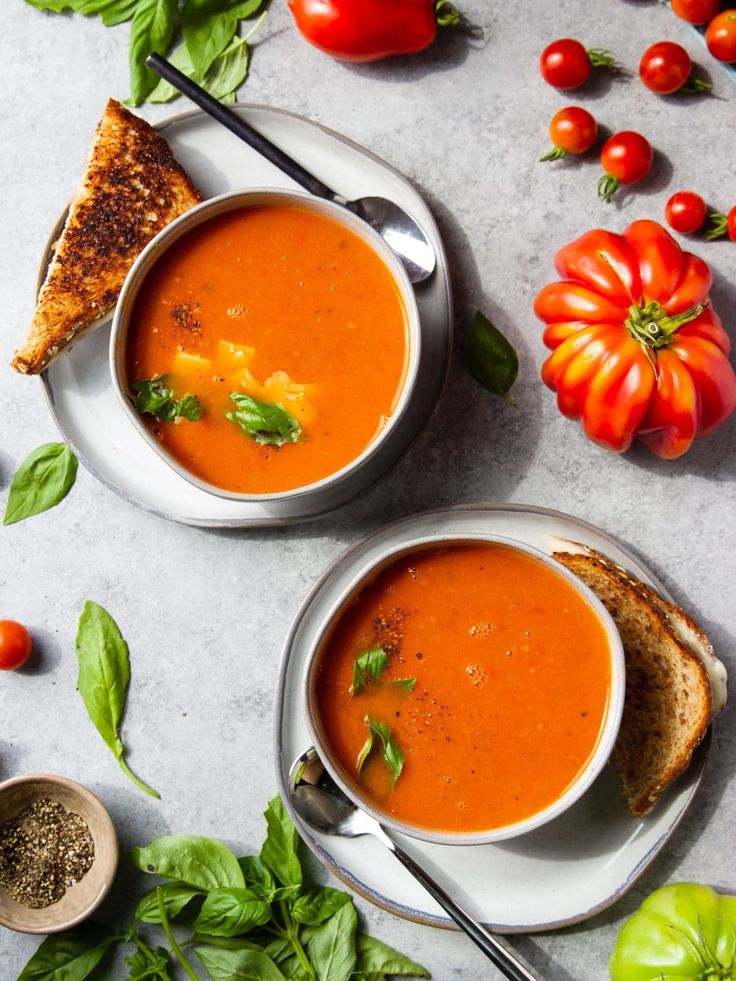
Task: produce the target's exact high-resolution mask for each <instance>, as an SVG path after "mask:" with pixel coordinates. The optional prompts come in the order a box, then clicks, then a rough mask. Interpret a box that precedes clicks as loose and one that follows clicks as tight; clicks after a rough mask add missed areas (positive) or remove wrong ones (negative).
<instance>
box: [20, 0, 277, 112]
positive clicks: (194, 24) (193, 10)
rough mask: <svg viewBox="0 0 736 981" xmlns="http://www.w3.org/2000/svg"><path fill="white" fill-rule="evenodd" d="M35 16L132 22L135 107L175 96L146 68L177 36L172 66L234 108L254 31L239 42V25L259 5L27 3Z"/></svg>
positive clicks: (140, 0)
mask: <svg viewBox="0 0 736 981" xmlns="http://www.w3.org/2000/svg"><path fill="white" fill-rule="evenodd" d="M26 3H29V4H30V5H31V6H32V7H36V9H38V10H48V11H52V12H54V13H61V12H62V11H64V10H71V11H74V12H75V13H78V14H84V15H86V16H88V17H91V16H93V15H97V16H99V17H100V19H101V20H102V23H103V24H104V25H105V26H106V27H112V26H113V25H115V24H122V23H123V22H125V21H130V22H131V23H130V45H129V56H128V60H129V63H130V91H131V95H130V99H129V102H130V103H131V104H132V105H134V106H138V105H140V104H141V103H142V102H145V101H146V100H147V99H148V100H149V101H151V102H168V101H169V100H170V99H174V98H176V97H177V96H178V95H179V92H178V91H177V90H176V89H174V88H173V87H172V86H170V85H168V83H165V82H161V81H160V80H159V77H158V75H155V74H154V73H153V72H152V71H151V70H150V69H149V68H147V67H146V58H147V57H148V55H149V54H151V53H152V52H154V51H156V52H157V53H158V54H164V55H165V54H166V53H167V52H168V51H169V49H170V48H171V46H172V44H173V42H174V41H175V39H176V38H177V37H178V36H181V37H182V38H183V43H182V44H181V45H180V46H179V47H178V48H177V49H176V50H175V51H174V53H173V55H172V58H171V60H172V61H173V63H174V64H175V65H176V67H177V68H179V70H180V71H183V72H184V74H185V75H188V76H189V77H190V78H193V79H194V80H195V81H196V82H198V83H199V84H200V85H202V86H203V87H204V88H205V89H207V91H208V92H209V93H210V94H211V95H214V97H215V98H216V99H220V100H221V101H223V102H234V101H235V93H236V91H237V89H238V88H239V86H240V85H242V83H243V82H244V81H245V78H246V75H247V73H248V59H249V54H248V44H247V41H248V39H249V37H250V35H251V34H252V33H253V30H255V27H258V23H260V21H259V22H258V23H257V24H256V25H255V27H254V28H253V29H252V30H251V31H250V32H249V33H248V34H246V35H245V36H244V37H242V38H241V37H239V36H238V30H239V26H240V21H241V20H243V19H244V18H248V17H252V16H253V15H254V14H256V13H257V12H258V11H259V10H260V8H261V6H262V5H263V0H187V3H185V4H184V5H180V3H179V0H26Z"/></svg>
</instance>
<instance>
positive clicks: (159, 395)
mask: <svg viewBox="0 0 736 981" xmlns="http://www.w3.org/2000/svg"><path fill="white" fill-rule="evenodd" d="M133 391H134V392H135V393H136V395H135V398H134V399H133V405H134V406H135V410H136V412H139V413H140V414H141V415H143V414H146V415H151V416H155V417H156V418H157V419H160V420H161V421H162V422H176V420H177V419H186V420H188V421H189V422H197V421H198V420H199V419H201V418H202V405H201V403H200V401H199V399H198V398H197V396H196V395H189V394H187V395H184V396H183V397H182V398H180V399H178V398H176V396H175V395H174V392H173V391H172V389H170V388H169V387H168V386H167V385H166V375H160V376H159V377H158V378H150V379H141V381H137V382H134V384H133Z"/></svg>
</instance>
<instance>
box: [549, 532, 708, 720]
mask: <svg viewBox="0 0 736 981" xmlns="http://www.w3.org/2000/svg"><path fill="white" fill-rule="evenodd" d="M547 540H548V542H549V544H550V546H551V547H552V548H553V549H556V550H559V551H560V552H569V553H572V554H574V555H591V556H593V558H595V559H598V561H599V562H602V563H603V564H604V565H605V566H606V567H607V568H609V569H613V570H614V571H616V572H618V573H619V574H620V575H622V576H624V577H625V579H626V580H627V582H629V583H630V584H631V585H632V586H633V587H634V588H635V589H637V590H638V591H639V592H640V593H641V594H642V596H643V597H644V599H646V600H648V601H649V602H650V603H653V604H654V606H656V607H657V609H658V610H659V612H660V613H661V614H662V615H663V616H664V618H665V620H666V621H667V625H668V626H669V628H670V630H672V632H673V633H674V634H675V636H676V637H677V639H678V640H679V641H680V642H681V643H682V644H684V645H685V646H686V647H689V648H690V650H691V651H692V653H693V654H694V655H695V657H697V659H698V660H699V661H700V662H701V664H702V665H703V667H704V668H705V670H706V672H707V674H708V680H709V681H710V687H711V700H712V706H711V718H715V717H716V716H717V715H718V713H719V712H721V711H722V710H723V709H724V708H725V705H726V698H727V685H728V672H727V671H726V666H725V665H724V663H723V662H722V661H721V660H720V659H719V658H718V657H717V655H716V652H715V651H714V649H713V645H712V644H711V642H710V641H709V640H708V637H707V636H706V634H705V631H704V630H703V629H702V627H700V626H699V624H697V623H696V622H695V621H694V620H693V618H692V617H691V616H690V615H689V614H688V613H686V612H685V611H684V610H682V609H681V608H680V607H679V606H675V605H674V604H673V603H668V602H667V600H665V599H662V597H661V596H660V595H659V593H656V592H655V591H654V590H653V589H651V587H649V586H647V585H646V584H645V583H643V582H641V581H640V580H639V579H635V578H634V577H633V576H632V575H631V574H630V573H629V572H628V571H627V570H626V569H624V568H623V567H622V566H620V565H617V564H616V563H615V562H613V561H612V560H611V559H609V558H608V557H607V556H605V555H601V554H600V552H596V551H595V549H593V548H590V547H589V546H588V545H583V544H581V543H580V542H571V541H568V540H567V539H564V538H558V537H556V536H554V535H548V536H547Z"/></svg>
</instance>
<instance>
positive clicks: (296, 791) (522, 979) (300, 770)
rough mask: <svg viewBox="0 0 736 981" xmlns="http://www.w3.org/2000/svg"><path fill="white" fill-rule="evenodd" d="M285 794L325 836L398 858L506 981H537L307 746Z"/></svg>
mask: <svg viewBox="0 0 736 981" xmlns="http://www.w3.org/2000/svg"><path fill="white" fill-rule="evenodd" d="M289 796H290V799H291V802H292V804H293V805H294V809H295V811H296V812H297V814H299V816H300V817H301V818H303V820H304V821H306V822H307V824H309V825H311V826H312V827H313V828H316V829H317V830H318V831H322V832H323V833H324V834H328V835H344V836H345V837H347V838H357V837H359V836H360V835H373V837H374V838H377V839H378V840H379V841H380V842H381V844H383V845H385V846H386V848H388V850H389V851H390V852H393V854H394V855H395V856H396V858H398V860H399V861H400V862H401V864H402V865H403V866H404V868H406V869H407V870H408V871H409V872H411V874H412V875H413V876H414V878H415V879H416V880H417V881H418V882H420V883H421V884H422V885H423V886H424V888H425V889H426V890H427V892H428V893H429V894H430V895H431V896H432V897H434V899H436V900H437V902H438V903H439V904H440V906H441V907H442V908H443V909H444V910H445V912H447V913H448V914H449V916H451V917H452V919H453V920H454V921H455V923H457V925H458V926H459V927H460V929H461V930H464V931H465V933H467V935H468V936H469V937H470V939H471V940H472V941H473V942H474V943H476V944H477V945H478V946H479V947H480V949H481V950H482V951H483V953H484V954H485V955H486V957H488V958H489V959H490V960H491V961H493V963H494V964H495V965H496V967H497V968H498V969H499V971H501V973H502V974H503V975H504V977H506V978H510V979H511V981H537V979H536V978H535V976H534V975H533V974H532V973H531V971H530V970H529V968H528V967H526V965H524V964H523V963H522V962H521V961H520V960H519V959H518V958H517V956H516V955H515V954H512V953H511V951H510V950H509V949H508V948H507V947H505V946H504V945H503V944H502V943H501V941H500V940H498V939H497V938H496V937H494V936H493V935H492V934H491V933H489V932H488V930H486V928H485V927H484V926H482V925H481V924H480V923H479V922H478V921H477V920H476V919H474V917H472V916H471V915H470V914H469V913H467V912H466V911H465V910H464V909H463V908H462V907H461V906H459V905H458V903H456V902H455V900H454V899H451V898H450V896H448V894H447V893H446V892H445V890H444V889H443V888H442V887H441V886H440V885H438V884H437V883H436V882H435V881H434V879H432V877H431V876H430V875H428V873H427V872H425V871H424V869H422V868H421V867H420V866H419V865H417V864H416V862H415V861H414V860H413V859H412V858H410V857H409V856H408V855H407V854H406V852H405V851H403V850H402V849H401V848H399V846H398V845H397V844H396V842H395V841H394V840H393V839H392V838H390V837H389V836H388V834H387V833H386V831H385V830H384V828H383V827H382V826H381V825H380V824H379V823H378V821H376V820H375V818H372V817H371V816H370V815H368V814H365V813H364V812H363V811H361V810H360V809H359V808H358V807H357V806H356V805H355V804H354V803H353V802H352V801H351V800H350V799H349V798H348V797H346V796H345V794H344V793H343V792H342V790H340V788H339V787H338V786H337V784H336V783H335V781H334V780H333V779H332V777H331V776H330V774H329V773H328V772H327V770H326V769H325V768H324V765H323V763H322V761H321V760H320V758H319V756H318V755H317V751H316V750H315V748H314V747H313V746H311V747H310V748H309V749H308V750H307V751H306V753H302V755H301V756H300V757H299V758H298V759H297V760H296V761H295V762H294V764H293V766H292V768H291V773H290V774H289Z"/></svg>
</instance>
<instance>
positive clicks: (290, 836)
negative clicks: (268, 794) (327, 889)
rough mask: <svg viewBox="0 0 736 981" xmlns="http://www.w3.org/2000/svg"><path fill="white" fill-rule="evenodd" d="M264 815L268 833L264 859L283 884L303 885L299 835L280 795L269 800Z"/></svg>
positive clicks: (263, 854) (262, 856)
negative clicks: (298, 851) (298, 850)
mask: <svg viewBox="0 0 736 981" xmlns="http://www.w3.org/2000/svg"><path fill="white" fill-rule="evenodd" d="M263 816H264V817H265V818H266V824H267V826H268V834H267V836H266V840H265V841H264V843H263V846H262V848H261V859H262V861H264V862H265V863H266V865H267V866H268V867H269V868H270V869H271V871H272V872H273V874H274V875H275V876H276V878H277V879H278V881H279V882H280V883H281V884H282V885H284V886H301V884H302V867H301V863H300V862H299V856H298V854H297V846H298V843H299V835H298V834H297V832H296V828H295V827H294V825H293V823H292V820H291V818H290V817H289V815H288V814H287V813H286V808H285V807H284V804H283V801H282V800H281V798H280V797H274V799H273V800H272V801H270V802H269V805H268V807H267V808H266V811H265V813H264V815H263Z"/></svg>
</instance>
